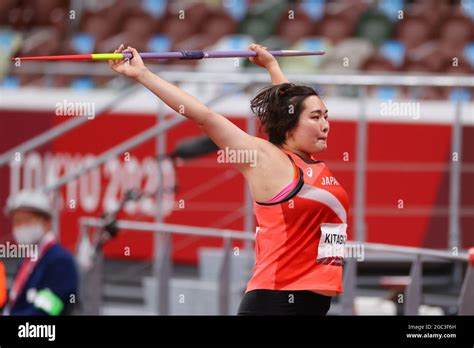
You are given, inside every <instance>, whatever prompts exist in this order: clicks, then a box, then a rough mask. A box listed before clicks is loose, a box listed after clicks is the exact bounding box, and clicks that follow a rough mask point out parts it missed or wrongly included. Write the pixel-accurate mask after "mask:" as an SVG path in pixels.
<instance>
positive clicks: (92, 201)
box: [0, 0, 474, 273]
mask: <svg viewBox="0 0 474 348" xmlns="http://www.w3.org/2000/svg"><path fill="white" fill-rule="evenodd" d="M400 10H401V11H402V13H400V12H399V11H400ZM181 11H184V12H181ZM183 14H184V18H180V15H183ZM400 16H402V18H400ZM473 18H474V5H473V2H472V1H403V0H399V1H394V0H392V1H358V0H352V1H329V0H328V1H317V0H316V1H276V0H275V1H270V0H269V1H263V0H262V1H250V0H249V1H245V0H235V1H231V0H229V1H165V0H161V1H160V0H155V1H153V0H150V1H147V0H144V1H113V0H111V1H100V2H98V1H97V2H95V1H61V0H59V1H55V0H53V1H48V0H42V1H15V0H12V1H10V0H1V1H0V48H1V49H0V77H1V80H0V91H1V96H0V124H1V127H0V139H1V142H0V152H1V153H4V152H6V151H7V150H9V149H11V148H13V147H15V146H16V145H18V144H20V143H22V142H24V141H26V140H28V139H30V138H32V137H33V136H35V135H38V134H40V133H41V132H43V131H46V130H48V129H50V128H51V127H53V126H56V125H58V124H61V123H63V122H69V121H70V120H71V117H66V116H62V117H60V116H58V115H57V113H56V112H55V110H56V109H57V103H58V102H59V103H62V102H63V101H66V102H74V101H86V102H89V103H93V104H94V105H95V107H96V109H100V106H101V105H102V104H103V103H105V101H108V100H113V98H114V96H116V95H117V94H118V93H119V91H122V90H124V89H126V88H129V87H130V81H126V80H125V79H124V78H121V77H118V76H117V75H116V74H114V73H113V72H112V71H110V70H109V68H108V66H107V65H106V64H104V63H71V64H67V63H61V64H57V63H53V64H51V63H34V64H33V63H31V64H29V63H28V64H27V63H26V62H24V63H22V66H21V67H16V66H14V64H12V63H11V62H10V61H9V58H11V57H14V56H21V55H56V54H74V53H77V54H81V53H90V52H111V51H113V50H114V49H115V48H116V47H117V46H118V45H119V44H120V43H125V44H130V45H133V46H134V47H136V48H137V49H138V50H139V51H163V50H182V49H211V48H212V49H219V50H226V49H227V50H240V49H242V50H244V49H246V48H247V46H248V45H249V44H250V43H251V42H258V43H262V44H264V45H266V46H267V47H269V48H270V49H310V50H325V51H326V52H327V54H326V55H325V56H324V57H322V58H319V57H318V58H294V59H289V58H286V59H279V61H280V63H281V66H282V69H283V71H284V72H285V73H288V74H292V73H294V74H306V75H307V74H311V75H314V76H318V74H359V73H360V74H372V73H379V74H382V75H391V74H394V75H408V74H414V75H421V76H430V75H431V74H436V75H438V76H439V75H443V76H448V75H453V76H456V75H463V76H465V75H472V74H473V72H474V21H473ZM150 67H151V68H152V69H153V70H154V71H157V72H158V73H159V72H160V71H167V72H168V71H178V72H188V71H191V72H203V73H206V72H212V73H216V72H217V73H219V74H221V80H220V83H217V82H213V83H206V81H202V83H201V84H196V83H193V82H183V83H182V84H181V86H182V87H183V88H185V89H186V90H188V91H190V92H191V93H192V94H193V95H195V96H197V97H198V98H199V99H200V100H207V99H208V98H209V97H213V96H216V95H218V94H219V92H221V91H226V90H229V89H230V88H231V84H230V83H226V76H227V74H230V73H242V74H246V73H250V74H253V73H256V72H260V73H262V71H260V70H257V69H256V68H255V67H253V66H252V65H251V63H249V62H248V61H246V60H243V59H242V60H238V63H236V61H235V60H225V59H223V60H209V61H176V60H174V61H163V62H156V61H154V62H153V63H150ZM203 76H205V75H203ZM261 86H263V85H255V86H251V87H249V88H247V89H246V90H245V91H243V92H241V93H238V94H236V95H234V96H233V97H232V98H230V99H226V100H225V101H223V102H220V103H218V104H217V105H216V109H217V110H219V111H221V112H222V113H224V114H225V115H226V116H227V117H229V118H230V119H231V120H232V121H233V122H235V123H236V124H238V125H239V126H240V127H242V128H243V129H247V127H248V125H249V123H248V116H249V114H250V110H249V107H248V101H249V99H250V96H251V95H252V94H253V93H254V92H255V91H256V90H257V88H258V87H261ZM314 87H315V88H317V89H318V91H319V92H320V93H321V94H322V95H323V96H324V98H325V100H326V102H327V104H328V106H329V110H330V114H331V127H332V130H331V139H330V143H329V145H330V146H329V150H328V151H327V152H326V153H324V154H322V155H321V159H323V160H324V161H326V162H327V164H328V166H329V167H330V168H331V169H332V170H333V172H334V173H335V175H336V176H337V178H338V180H339V181H340V182H341V183H342V184H343V185H344V187H345V188H346V189H347V191H348V193H349V197H350V198H351V200H352V201H351V206H352V207H353V205H354V196H355V187H354V186H355V169H356V161H357V158H356V156H355V153H356V128H357V123H358V120H359V117H360V109H359V104H358V98H359V97H360V95H359V94H358V93H359V92H358V90H357V89H356V88H355V87H354V86H330V85H319V84H315V85H314ZM473 92H474V91H473V89H472V88H464V87H462V88H452V87H431V86H427V87H406V86H401V87H398V86H371V87H369V88H368V89H367V93H368V99H369V101H370V102H369V103H368V104H367V105H368V106H367V108H366V112H367V115H366V116H367V117H368V122H369V123H368V135H367V144H368V145H367V154H366V159H367V168H368V169H367V174H366V178H365V180H366V193H365V204H366V210H365V216H364V221H365V240H366V241H367V242H376V243H386V244H393V245H404V246H418V247H426V248H440V249H448V248H450V247H453V245H450V242H449V230H450V226H449V222H450V216H449V212H450V210H449V203H450V202H449V188H450V184H449V180H450V171H449V167H450V163H451V162H452V156H453V153H452V148H451V146H452V128H453V123H454V113H455V110H456V109H455V108H456V103H460V104H462V105H463V106H464V109H463V111H462V115H463V116H462V143H461V153H462V156H461V168H462V174H461V185H462V186H461V190H460V215H459V230H460V231H461V233H460V244H459V248H460V249H467V248H469V247H471V246H473V245H474V235H473V234H472V230H473V229H474V184H473V180H472V179H473V173H474V170H473V166H474V153H473V151H472V148H473V147H474V140H473V139H474V127H473V124H474V116H473V115H474V114H473V112H472V110H473V104H472V101H473V100H474V93H473ZM395 100H396V101H402V102H403V101H411V102H416V103H419V105H421V115H420V117H419V118H417V117H413V115H411V116H410V115H398V116H388V117H382V115H380V107H381V104H382V103H388V102H389V101H395ZM159 110H160V111H159ZM161 111H163V109H160V106H159V104H158V103H157V101H156V100H155V98H153V96H151V95H150V94H149V93H147V92H144V91H142V90H140V91H138V92H135V91H134V92H133V93H132V92H131V93H130V96H129V97H127V98H124V100H120V101H117V105H116V106H115V108H114V109H113V110H111V111H109V112H107V113H106V114H105V115H104V116H101V117H100V118H97V119H91V120H90V121H88V122H87V123H85V124H84V125H82V126H81V127H78V128H77V129H74V130H73V131H71V132H68V133H66V134H64V135H62V136H60V137H58V138H56V139H55V140H54V141H52V142H50V143H48V144H46V145H44V146H41V147H40V148H38V149H35V150H34V151H32V152H29V153H25V154H22V155H23V159H22V161H21V162H20V163H18V162H15V161H11V162H10V163H9V165H4V166H2V167H1V168H0V175H1V180H0V202H2V204H3V202H5V201H6V199H7V197H8V195H9V194H11V193H12V192H15V191H17V190H18V189H23V188H31V187H39V186H43V185H45V184H46V183H51V182H53V181H54V180H55V178H56V177H59V176H62V175H65V174H67V173H70V172H71V171H72V170H73V169H77V168H78V167H79V166H81V165H83V163H85V161H87V160H90V159H92V158H94V156H96V155H99V154H100V153H102V152H104V151H106V150H107V149H109V148H111V147H112V146H114V145H117V144H119V143H120V142H122V141H124V140H126V139H128V138H129V137H131V136H133V135H136V134H138V133H139V132H141V131H144V130H146V129H148V128H149V127H151V126H153V125H155V124H156V123H157V122H158V118H157V113H159V112H161ZM256 128H257V131H258V124H257V127H256ZM200 134H202V132H201V130H200V129H199V128H198V127H197V126H195V125H193V124H191V123H190V122H185V123H184V124H181V125H179V126H177V127H175V128H173V129H171V130H170V131H169V132H168V133H167V137H166V148H167V151H168V152H169V151H171V150H172V149H173V148H174V147H175V145H176V144H177V143H178V142H179V141H181V140H183V139H184V138H187V137H190V136H194V135H200ZM156 148H157V143H156V139H155V140H153V141H150V142H147V143H145V144H143V145H140V146H139V147H137V148H135V149H133V150H130V151H128V155H127V154H124V156H120V157H117V158H116V159H115V160H113V161H109V162H108V163H107V164H106V165H104V166H101V167H100V168H99V169H98V170H95V171H92V172H90V173H88V174H86V175H84V176H82V177H81V178H80V179H79V180H77V181H73V182H71V183H70V184H68V185H67V186H66V187H65V188H63V189H62V190H61V192H60V197H61V201H62V203H61V205H62V208H61V213H60V219H59V221H60V236H61V241H62V243H63V244H64V245H65V246H66V247H67V248H68V249H69V250H71V251H73V252H75V251H76V249H77V245H78V236H79V225H78V219H79V217H81V216H93V217H99V216H100V215H101V214H102V213H103V212H104V211H110V210H111V209H113V208H114V207H116V206H117V204H118V202H119V200H120V199H121V197H122V195H123V194H124V192H125V190H126V189H127V188H132V187H136V186H140V188H141V189H143V190H150V189H151V190H153V189H156V187H157V186H158V185H164V186H167V187H172V186H173V183H174V182H175V181H176V182H177V183H178V189H177V191H176V192H175V193H172V194H170V195H169V196H167V198H166V202H167V203H166V204H167V207H168V209H166V210H165V217H164V221H165V222H167V223H175V224H183V225H192V226H204V227H213V228H228V229H235V230H244V229H245V226H246V222H245V209H244V208H243V206H244V203H245V185H244V182H243V179H242V178H241V177H240V176H239V175H238V173H237V172H236V171H235V170H233V169H232V166H231V165H230V164H220V163H217V161H216V157H217V156H216V154H215V153H213V154H211V155H208V156H205V157H202V158H198V159H193V160H190V161H185V162H182V163H180V164H179V165H178V166H177V167H176V168H174V169H170V171H169V172H168V173H167V176H165V180H164V181H159V180H156V176H157V169H156V161H155V160H154V158H156ZM127 156H128V157H127ZM125 157H127V158H131V160H130V161H128V160H125ZM219 178H220V179H219ZM222 178H225V179H222ZM180 200H184V202H185V208H184V209H182V208H179V207H178V206H174V207H172V205H173V203H174V202H179V201H180ZM400 200H402V203H401V206H400ZM71 201H73V202H74V204H73V206H74V207H73V208H71V206H70V205H69V204H68V203H70V202H71ZM151 203H152V201H147V202H140V203H138V204H137V203H132V204H129V205H127V206H126V208H125V209H124V211H123V212H121V213H120V215H119V218H122V219H128V220H137V221H153V220H154V218H155V215H156V211H155V210H153V209H152V208H151V206H152V204H151ZM352 211H353V209H352ZM353 226H354V221H353V214H351V215H350V217H349V238H350V239H354V237H355V234H354V229H353ZM0 240H1V241H2V242H4V241H6V240H11V229H10V225H9V223H8V221H7V220H6V219H5V218H4V217H3V216H2V217H0ZM153 245H154V244H153V236H152V235H151V234H150V233H143V232H136V231H133V232H131V231H126V230H122V231H121V232H120V234H119V235H118V237H117V238H116V239H115V240H113V241H111V242H110V243H109V244H108V245H107V246H106V247H105V255H106V258H107V259H108V260H110V261H111V262H112V261H114V260H115V261H116V260H121V261H120V262H128V263H130V264H131V265H132V266H131V267H132V268H129V269H133V264H134V263H133V262H137V264H140V265H142V269H143V265H145V266H144V267H145V269H146V267H147V266H146V265H148V264H149V263H150V261H151V260H152V259H153V255H154V248H153ZM172 245H173V248H172V258H173V260H174V262H176V264H177V265H181V266H183V269H186V271H184V272H185V273H186V272H190V273H193V272H194V270H195V267H196V265H197V264H198V261H199V250H200V248H202V247H218V248H219V247H221V246H222V241H221V240H217V239H213V238H205V237H196V236H173V240H172ZM235 245H236V246H238V247H241V246H242V243H239V242H236V244H235ZM126 248H129V249H130V251H131V252H130V253H129V254H127V255H125V254H124V250H125V249H126ZM132 260H133V261H132ZM119 265H120V263H119ZM185 265H188V266H185ZM129 267H130V266H129ZM117 269H119V268H117ZM118 272H119V271H118Z"/></svg>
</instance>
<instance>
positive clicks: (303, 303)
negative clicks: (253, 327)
mask: <svg viewBox="0 0 474 348" xmlns="http://www.w3.org/2000/svg"><path fill="white" fill-rule="evenodd" d="M330 306H331V296H324V295H320V294H317V293H315V292H312V291H307V290H293V291H292V290H252V291H249V292H247V293H246V294H245V295H244V298H243V299H242V302H241V303H240V306H239V312H238V315H326V314H327V312H328V311H329V307H330Z"/></svg>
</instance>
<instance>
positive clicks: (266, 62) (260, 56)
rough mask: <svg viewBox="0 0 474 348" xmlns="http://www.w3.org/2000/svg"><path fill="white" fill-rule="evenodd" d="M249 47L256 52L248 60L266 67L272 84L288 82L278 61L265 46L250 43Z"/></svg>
mask: <svg viewBox="0 0 474 348" xmlns="http://www.w3.org/2000/svg"><path fill="white" fill-rule="evenodd" d="M249 49H251V50H252V51H255V52H257V56H256V57H251V58H249V60H250V61H251V62H252V63H254V64H257V65H258V66H261V67H262V68H265V69H267V71H268V73H269V74H270V77H271V79H272V84H274V85H280V84H282V83H288V80H287V78H286V77H285V75H284V74H283V72H282V71H281V68H280V65H279V64H278V61H277V60H276V58H275V57H274V56H273V55H272V54H271V53H269V52H268V51H267V48H266V47H263V46H261V45H257V44H251V45H250V46H249Z"/></svg>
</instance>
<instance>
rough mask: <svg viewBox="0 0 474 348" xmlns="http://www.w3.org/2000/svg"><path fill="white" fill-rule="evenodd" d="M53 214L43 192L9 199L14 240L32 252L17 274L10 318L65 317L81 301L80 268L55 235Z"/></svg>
mask: <svg viewBox="0 0 474 348" xmlns="http://www.w3.org/2000/svg"><path fill="white" fill-rule="evenodd" d="M51 211H52V207H51V206H50V204H49V201H48V197H47V196H46V195H45V194H43V193H40V192H33V191H22V192H20V193H18V194H16V195H13V196H10V198H9V199H8V202H7V207H6V213H7V215H8V216H9V217H10V219H11V221H12V226H13V237H14V239H15V241H16V243H17V244H18V245H19V246H22V248H23V250H29V251H30V252H29V255H28V256H29V257H25V258H24V259H23V260H22V261H21V263H20V266H19V268H18V270H17V272H16V274H15V278H14V281H13V285H12V287H11V289H10V296H9V302H8V304H7V306H6V308H5V310H6V313H7V314H10V315H65V314H69V313H70V312H71V310H72V309H73V306H74V304H75V303H76V301H77V298H76V296H77V293H78V282H79V281H78V273H77V269H76V265H75V262H74V259H73V257H72V255H71V254H70V253H69V252H68V251H66V250H65V249H64V248H63V247H61V246H60V244H59V243H58V241H57V240H56V237H55V235H54V233H53V232H52V231H51Z"/></svg>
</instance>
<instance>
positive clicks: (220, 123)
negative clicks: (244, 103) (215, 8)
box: [109, 45, 263, 169]
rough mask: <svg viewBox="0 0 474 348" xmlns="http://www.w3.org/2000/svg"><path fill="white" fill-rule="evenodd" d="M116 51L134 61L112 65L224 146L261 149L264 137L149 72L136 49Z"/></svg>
mask: <svg viewBox="0 0 474 348" xmlns="http://www.w3.org/2000/svg"><path fill="white" fill-rule="evenodd" d="M115 52H132V53H133V59H131V60H111V61H109V65H110V67H111V68H112V69H113V70H115V71H117V72H119V73H121V74H123V75H125V76H127V77H129V78H132V79H134V80H136V81H137V82H139V83H141V84H142V85H143V86H145V87H146V88H148V89H149V90H150V91H151V92H153V93H154V94H155V95H156V96H157V97H158V98H160V99H161V100H162V101H163V102H164V103H166V104H167V105H168V106H169V107H170V108H172V109H173V110H175V111H176V112H178V113H180V114H182V115H183V116H185V117H187V118H189V119H190V120H192V121H194V122H196V123H197V124H198V125H199V127H201V128H202V129H203V130H204V131H205V132H206V133H207V134H208V135H209V137H210V138H211V139H212V140H213V141H214V143H216V145H217V146H219V147H220V148H221V149H224V148H226V147H227V148H229V149H236V150H246V149H251V150H259V144H261V143H262V141H263V140H262V139H259V138H256V137H253V136H251V135H249V134H247V133H246V132H244V131H243V130H242V129H240V128H239V127H237V126H236V125H235V124H233V123H232V122H231V121H229V120H228V119H227V118H225V117H224V116H222V115H220V114H218V113H216V112H214V111H212V110H211V109H209V108H208V107H207V106H206V105H204V104H203V103H201V102H200V101H199V100H198V99H197V98H195V97H193V96H191V95H189V94H188V93H186V92H185V91H183V90H182V89H180V88H179V87H177V86H175V85H173V84H171V83H169V82H167V81H165V80H163V79H162V78H160V77H159V76H157V75H155V74H153V73H152V72H151V71H149V70H148V69H147V68H146V67H145V64H144V63H143V61H142V59H141V57H140V55H139V54H138V52H137V50H136V49H134V48H132V47H128V48H127V49H126V50H124V46H123V45H121V46H120V47H119V48H118V50H116V51H115ZM236 166H237V167H238V168H239V169H245V168H248V164H245V163H243V164H238V163H237V164H236Z"/></svg>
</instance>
